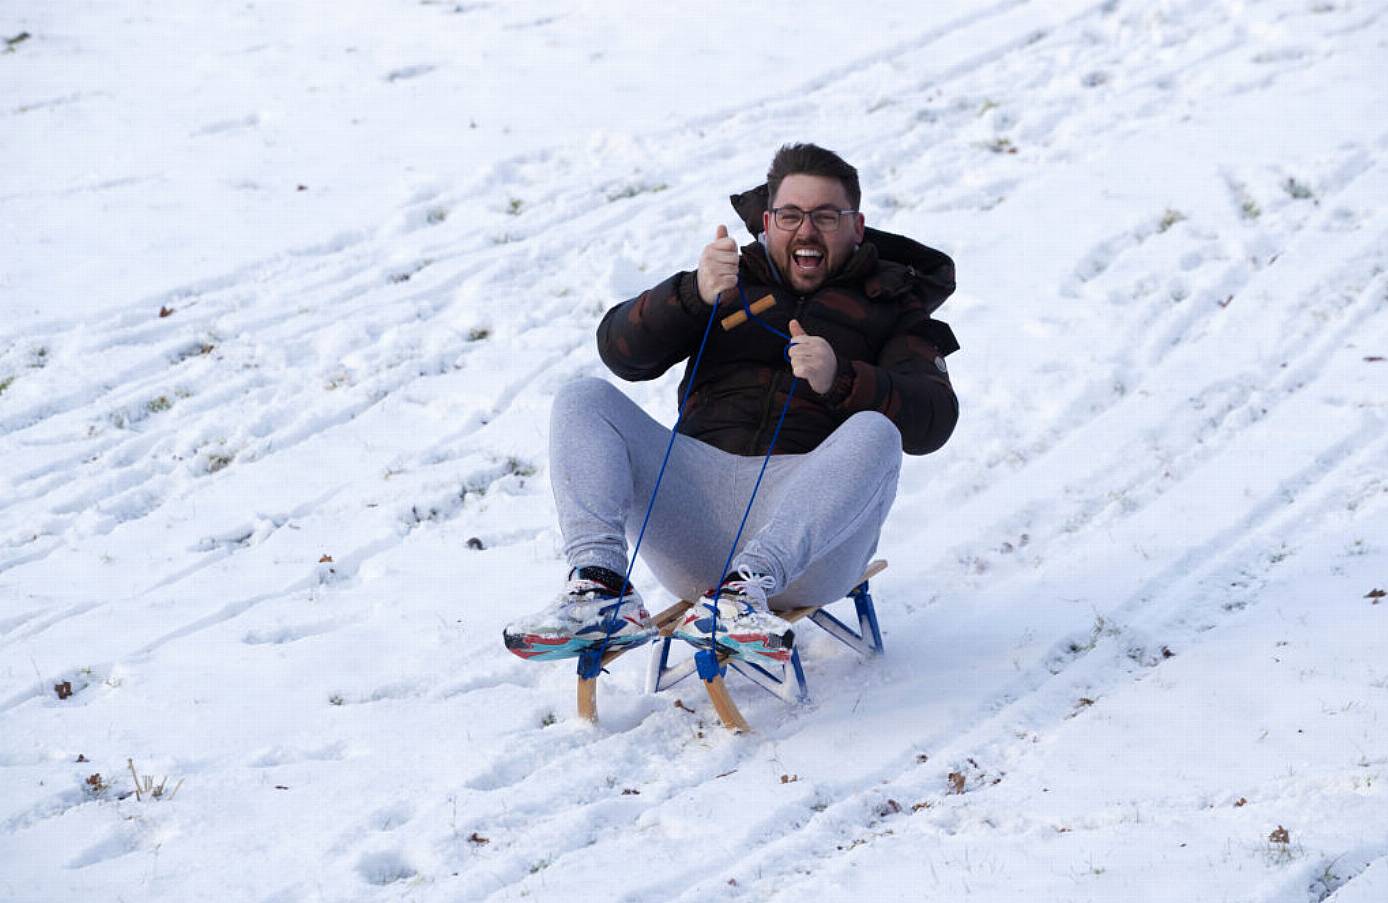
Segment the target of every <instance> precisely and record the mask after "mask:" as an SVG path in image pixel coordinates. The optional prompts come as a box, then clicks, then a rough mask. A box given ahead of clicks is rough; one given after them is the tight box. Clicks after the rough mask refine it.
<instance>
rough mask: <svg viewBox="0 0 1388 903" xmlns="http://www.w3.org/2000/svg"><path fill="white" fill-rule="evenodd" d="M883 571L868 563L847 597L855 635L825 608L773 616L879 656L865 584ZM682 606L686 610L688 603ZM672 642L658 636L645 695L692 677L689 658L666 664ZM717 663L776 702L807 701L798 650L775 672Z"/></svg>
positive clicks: (880, 565) (878, 638)
mask: <svg viewBox="0 0 1388 903" xmlns="http://www.w3.org/2000/svg"><path fill="white" fill-rule="evenodd" d="M886 567H887V562H885V561H882V560H880V559H879V560H877V561H874V562H872V564H870V565H868V568H867V571H866V573H864V575H863V579H862V582H860V583H859V584H858V585H857V586H855V587H854V588H853V589H852V591H850V592H849V594H848V597H847V598H849V599H852V600H853V605H854V607H855V608H856V610H857V614H858V629H857V630H856V631H855V630H854V629H853V628H852V627H849V626H848V625H847V624H845V623H844V622H842V621H840V620H839V619H838V618H836V617H834V616H833V615H832V614H830V613H829V611H828V608H827V607H821V608H797V609H794V610H792V611H784V612H777V614H778V615H780V616H781V617H783V618H785V619H786V620H787V621H790V622H792V623H794V622H797V621H800V620H802V619H805V618H808V619H809V620H811V621H813V622H814V623H816V624H818V625H819V626H820V627H822V628H823V629H824V630H826V631H827V632H828V633H829V635H830V636H832V637H834V638H835V639H836V640H839V641H840V642H842V643H843V644H844V645H846V646H848V648H850V649H852V650H853V651H854V652H857V653H858V654H859V655H861V656H863V657H865V658H866V657H870V656H874V655H881V654H882V652H883V648H882V630H881V628H880V627H879V626H878V623H877V609H876V608H875V607H874V605H873V602H872V594H871V593H870V592H869V591H868V580H869V579H870V578H871V577H874V576H876V575H877V574H880V573H881V572H882V571H883V570H885V569H886ZM685 604H686V606H687V604H688V603H685ZM673 642H674V638H673V637H670V636H662V637H661V638H660V640H659V641H658V642H657V643H656V646H655V648H654V649H653V650H652V652H651V663H650V670H649V671H648V672H647V674H646V691H647V692H649V693H659V692H661V691H662V690H667V689H669V688H670V687H673V686H674V685H675V684H677V683H679V682H680V681H682V680H684V679H685V678H686V677H688V676H689V675H691V674H694V673H695V672H696V670H697V668H698V665H697V662H696V661H695V659H694V658H692V657H691V658H689V659H687V660H685V661H683V662H680V663H679V664H677V665H673V666H672V665H671V664H670V646H671V644H672V643H673ZM720 660H721V661H723V662H725V663H726V664H727V666H728V667H729V668H731V669H732V670H734V671H736V672H737V673H738V674H741V675H742V676H743V677H745V678H747V679H748V680H750V681H751V682H752V683H754V684H756V685H757V686H759V687H761V688H762V689H763V690H766V691H767V692H768V693H770V694H771V695H773V696H775V697H777V698H778V699H783V700H785V701H786V702H797V703H803V702H807V701H808V700H809V690H808V688H807V687H806V685H805V669H804V668H803V667H802V666H801V664H800V650H799V649H796V650H794V651H793V652H792V653H791V656H790V662H789V663H788V664H786V665H782V666H781V667H780V668H779V669H777V671H773V670H771V669H769V668H765V667H763V666H761V665H757V664H753V663H752V662H744V661H741V660H740V659H735V658H727V657H726V656H720ZM778 671H779V673H777V672H778Z"/></svg>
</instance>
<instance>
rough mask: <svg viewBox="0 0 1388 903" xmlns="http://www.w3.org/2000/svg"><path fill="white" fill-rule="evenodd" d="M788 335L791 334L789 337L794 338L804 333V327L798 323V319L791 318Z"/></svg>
mask: <svg viewBox="0 0 1388 903" xmlns="http://www.w3.org/2000/svg"><path fill="white" fill-rule="evenodd" d="M790 335H791V338H795V339H798V338H800V336H802V335H806V332H805V328H804V327H803V326H801V325H800V321H799V320H791V321H790Z"/></svg>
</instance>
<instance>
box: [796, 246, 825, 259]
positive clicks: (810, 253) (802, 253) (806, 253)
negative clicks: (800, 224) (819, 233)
mask: <svg viewBox="0 0 1388 903" xmlns="http://www.w3.org/2000/svg"><path fill="white" fill-rule="evenodd" d="M795 256H796V257H823V256H824V253H823V252H822V251H814V250H811V249H809V248H801V249H799V250H798V251H796V252H795Z"/></svg>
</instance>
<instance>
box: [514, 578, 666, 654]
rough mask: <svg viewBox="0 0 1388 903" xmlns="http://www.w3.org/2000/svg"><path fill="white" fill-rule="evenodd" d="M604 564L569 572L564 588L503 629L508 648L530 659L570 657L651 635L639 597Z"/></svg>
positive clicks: (652, 630)
mask: <svg viewBox="0 0 1388 903" xmlns="http://www.w3.org/2000/svg"><path fill="white" fill-rule="evenodd" d="M622 582H623V578H622V575H621V574H617V573H614V572H613V571H609V570H608V569H607V568H600V567H585V568H580V569H579V570H578V571H577V572H576V573H571V574H570V575H569V582H568V585H566V586H565V587H564V592H563V593H562V594H561V595H560V596H559V598H558V599H556V600H555V601H554V602H553V603H552V604H550V605H549V606H548V607H546V608H545V609H544V610H542V611H538V612H536V613H534V614H532V615H529V616H527V617H524V618H520V619H519V620H516V621H513V622H512V623H510V624H508V625H507V626H506V629H505V630H503V631H502V637H503V639H504V640H505V641H506V648H507V649H510V650H511V651H512V652H514V653H515V654H516V655H519V656H520V657H521V658H524V659H529V660H531V661H549V660H551V659H560V658H573V657H575V656H577V655H580V654H582V653H583V652H586V651H587V650H589V649H595V648H603V649H618V648H622V647H626V646H639V645H641V644H642V643H645V642H649V641H650V640H652V639H654V638H655V636H656V634H657V633H658V631H657V630H656V628H655V625H654V624H652V623H651V614H650V612H648V611H647V610H646V606H645V604H643V603H642V601H641V596H640V594H638V593H637V592H636V590H635V589H632V588H631V587H627V591H626V594H625V595H623V596H622V597H621V598H620V599H619V598H618V597H617V596H618V593H620V592H621V588H622Z"/></svg>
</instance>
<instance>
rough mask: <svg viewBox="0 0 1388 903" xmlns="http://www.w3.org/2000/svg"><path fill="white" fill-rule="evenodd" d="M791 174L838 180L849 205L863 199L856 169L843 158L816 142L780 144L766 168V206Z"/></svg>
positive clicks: (774, 198)
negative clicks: (783, 180)
mask: <svg viewBox="0 0 1388 903" xmlns="http://www.w3.org/2000/svg"><path fill="white" fill-rule="evenodd" d="M791 175H801V176H824V177H826V178H830V179H838V180H839V183H840V184H841V185H843V190H844V191H845V192H847V193H848V203H849V204H850V205H851V206H853V207H855V208H856V207H857V206H858V203H859V202H860V201H862V199H863V192H862V189H861V188H859V187H858V170H856V169H854V168H853V167H852V166H849V165H848V163H847V162H846V161H845V160H844V159H843V157H840V156H839V155H838V154H836V153H834V152H833V151H831V150H825V149H824V148H822V147H820V146H818V145H816V144H784V145H782V146H781V149H780V150H778V151H776V156H775V158H773V159H772V161H771V168H770V169H768V170H767V171H766V188H767V195H766V198H767V200H766V203H767V206H770V205H771V203H772V202H774V201H775V200H776V192H777V191H778V190H780V187H781V180H782V179H784V178H785V177H786V176H791Z"/></svg>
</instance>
